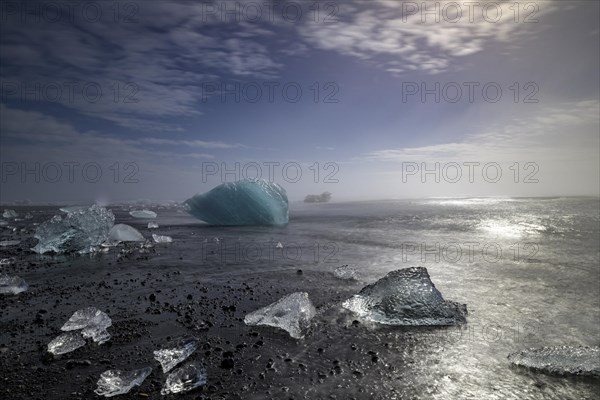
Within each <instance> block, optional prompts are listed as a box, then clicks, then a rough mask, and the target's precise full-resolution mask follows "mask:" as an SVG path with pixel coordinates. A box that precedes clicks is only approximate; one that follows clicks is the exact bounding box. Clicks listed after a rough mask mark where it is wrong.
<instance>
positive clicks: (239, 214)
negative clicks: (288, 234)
mask: <svg viewBox="0 0 600 400" xmlns="http://www.w3.org/2000/svg"><path fill="white" fill-rule="evenodd" d="M184 204H185V205H186V207H187V211H188V213H190V214H191V215H192V216H194V217H195V218H198V219H200V220H202V221H204V222H206V223H208V224H210V225H285V224H287V223H288V218H289V216H288V214H289V210H288V198H287V194H286V192H285V189H284V188H283V187H281V186H279V185H278V184H276V183H274V182H269V181H266V180H264V179H244V180H241V181H237V182H227V183H224V184H222V185H219V186H217V187H215V188H214V189H212V190H210V191H209V192H206V193H204V194H197V195H195V196H194V197H192V198H190V199H188V200H186V201H185V202H184Z"/></svg>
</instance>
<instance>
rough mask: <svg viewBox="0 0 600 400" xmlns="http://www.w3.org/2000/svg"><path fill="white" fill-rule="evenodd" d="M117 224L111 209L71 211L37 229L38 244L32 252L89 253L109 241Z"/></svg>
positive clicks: (98, 208) (55, 217)
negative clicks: (110, 233)
mask: <svg viewBox="0 0 600 400" xmlns="http://www.w3.org/2000/svg"><path fill="white" fill-rule="evenodd" d="M114 221H115V217H114V215H113V213H112V212H111V211H110V210H107V209H106V208H104V207H100V206H98V205H95V204H94V205H93V206H91V207H90V208H88V209H86V210H78V211H73V212H70V213H68V214H67V215H66V216H65V217H64V218H62V217H61V216H60V215H55V216H54V217H52V219H50V220H49V221H46V222H44V223H43V224H41V225H40V226H38V227H37V229H36V231H35V235H34V237H35V238H36V239H38V240H39V242H38V244H37V245H36V246H35V247H34V248H33V249H32V250H33V251H35V252H36V253H40V254H44V253H47V252H51V251H52V252H55V253H57V254H60V253H67V252H73V251H78V252H80V253H86V252H90V251H92V250H93V248H94V247H95V246H98V245H100V244H101V243H102V242H104V241H105V240H106V239H107V238H108V234H109V232H110V229H111V228H112V226H113V224H114Z"/></svg>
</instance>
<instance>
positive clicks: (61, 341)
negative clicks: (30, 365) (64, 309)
mask: <svg viewBox="0 0 600 400" xmlns="http://www.w3.org/2000/svg"><path fill="white" fill-rule="evenodd" d="M82 346H85V339H84V338H83V337H82V336H81V334H80V333H79V332H67V333H63V334H61V335H60V336H57V337H56V338H55V339H54V340H53V341H51V342H50V343H48V352H50V353H52V354H55V355H59V354H66V353H70V352H72V351H73V350H77V349H78V348H80V347H82Z"/></svg>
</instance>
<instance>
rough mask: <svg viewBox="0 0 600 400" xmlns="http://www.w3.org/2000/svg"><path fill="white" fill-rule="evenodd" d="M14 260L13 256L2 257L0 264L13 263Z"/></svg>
mask: <svg viewBox="0 0 600 400" xmlns="http://www.w3.org/2000/svg"><path fill="white" fill-rule="evenodd" d="M16 261H17V260H16V258H14V257H10V258H3V259H1V260H0V265H11V264H14V263H15V262H16Z"/></svg>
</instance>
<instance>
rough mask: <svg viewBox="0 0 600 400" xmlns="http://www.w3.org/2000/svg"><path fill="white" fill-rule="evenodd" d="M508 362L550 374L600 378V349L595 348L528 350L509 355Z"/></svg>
mask: <svg viewBox="0 0 600 400" xmlns="http://www.w3.org/2000/svg"><path fill="white" fill-rule="evenodd" d="M508 361H510V362H511V363H512V364H513V365H517V366H521V367H528V368H531V369H534V370H539V371H542V372H546V373H550V374H557V375H581V376H594V377H600V347H597V346H596V347H584V346H576V347H570V346H556V347H541V348H534V349H528V350H523V351H519V352H516V353H512V354H510V355H509V356H508Z"/></svg>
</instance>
